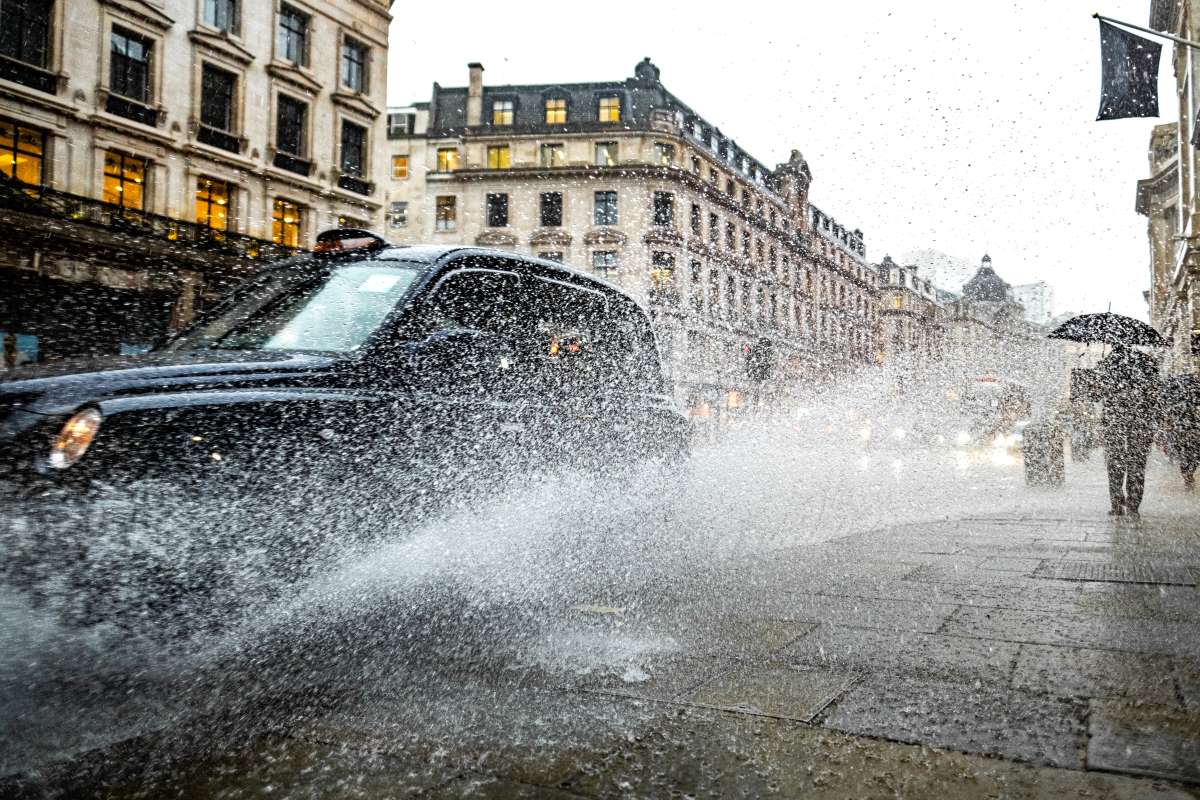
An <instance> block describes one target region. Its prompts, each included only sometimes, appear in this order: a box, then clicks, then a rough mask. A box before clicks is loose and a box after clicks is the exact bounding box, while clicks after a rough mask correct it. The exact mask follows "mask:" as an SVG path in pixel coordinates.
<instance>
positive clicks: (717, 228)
mask: <svg viewBox="0 0 1200 800" xmlns="http://www.w3.org/2000/svg"><path fill="white" fill-rule="evenodd" d="M720 238H721V221H720V220H719V219H717V215H716V214H709V215H708V241H709V242H711V243H712V244H714V245H715V244H716V243H717V242H718V241H719V240H720Z"/></svg>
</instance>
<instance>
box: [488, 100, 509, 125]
mask: <svg viewBox="0 0 1200 800" xmlns="http://www.w3.org/2000/svg"><path fill="white" fill-rule="evenodd" d="M492 124H493V125H512V124H513V101H512V100H496V101H495V102H493V103H492Z"/></svg>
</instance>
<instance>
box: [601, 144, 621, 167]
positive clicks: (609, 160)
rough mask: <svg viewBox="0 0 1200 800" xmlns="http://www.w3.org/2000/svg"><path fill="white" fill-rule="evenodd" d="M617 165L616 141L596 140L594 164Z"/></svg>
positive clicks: (602, 165) (603, 165)
mask: <svg viewBox="0 0 1200 800" xmlns="http://www.w3.org/2000/svg"><path fill="white" fill-rule="evenodd" d="M616 165H617V143H616V142H596V166H598V167H615V166H616Z"/></svg>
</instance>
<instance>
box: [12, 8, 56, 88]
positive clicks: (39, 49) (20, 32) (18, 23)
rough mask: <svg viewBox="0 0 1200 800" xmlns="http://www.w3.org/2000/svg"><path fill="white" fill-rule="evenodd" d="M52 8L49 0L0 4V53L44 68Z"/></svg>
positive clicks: (48, 43)
mask: <svg viewBox="0 0 1200 800" xmlns="http://www.w3.org/2000/svg"><path fill="white" fill-rule="evenodd" d="M53 7H54V4H53V0H4V2H3V3H0V55H2V56H5V57H7V58H11V59H12V60H13V61H19V62H21V63H22V64H30V65H32V66H35V67H41V68H42V69H45V68H46V67H48V66H49V65H50V19H51V12H52V10H53ZM6 77H7V76H6Z"/></svg>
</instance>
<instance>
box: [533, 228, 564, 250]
mask: <svg viewBox="0 0 1200 800" xmlns="http://www.w3.org/2000/svg"><path fill="white" fill-rule="evenodd" d="M571 241H572V237H571V234H569V233H567V232H566V231H564V230H563V229H562V228H542V229H540V230H536V231H534V232H533V235H531V236H530V237H529V243H530V244H531V245H547V244H553V245H559V246H561V247H570V245H571Z"/></svg>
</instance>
